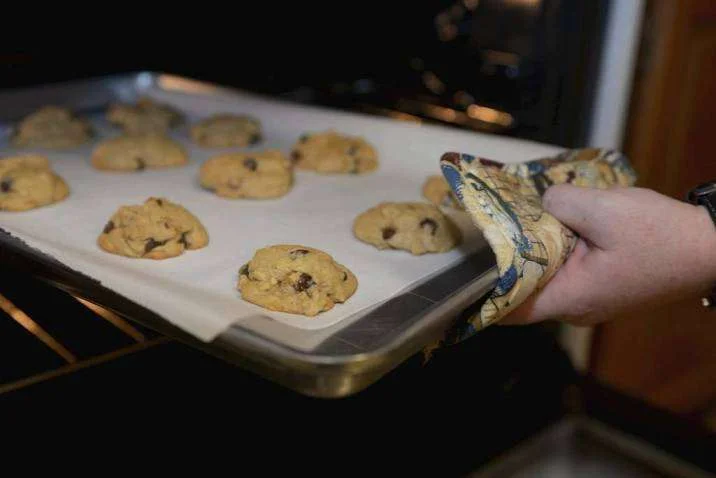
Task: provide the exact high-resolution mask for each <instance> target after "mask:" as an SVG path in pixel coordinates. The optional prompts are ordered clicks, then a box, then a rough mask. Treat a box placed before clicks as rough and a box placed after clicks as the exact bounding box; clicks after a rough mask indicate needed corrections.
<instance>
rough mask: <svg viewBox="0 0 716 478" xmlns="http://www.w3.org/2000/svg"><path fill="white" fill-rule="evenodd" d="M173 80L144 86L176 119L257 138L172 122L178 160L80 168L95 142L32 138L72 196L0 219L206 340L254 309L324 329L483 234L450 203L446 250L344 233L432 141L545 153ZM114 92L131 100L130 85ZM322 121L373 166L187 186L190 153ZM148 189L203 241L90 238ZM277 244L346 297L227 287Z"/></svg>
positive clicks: (268, 142) (294, 133)
mask: <svg viewBox="0 0 716 478" xmlns="http://www.w3.org/2000/svg"><path fill="white" fill-rule="evenodd" d="M172 86H177V85H171V84H164V85H162V84H161V83H160V85H159V86H153V85H148V86H147V90H146V91H145V92H144V93H145V94H147V95H148V96H152V97H154V98H156V99H157V100H158V101H165V102H168V103H171V104H173V105H174V106H176V107H178V108H179V109H181V110H182V111H183V112H184V113H185V114H186V115H187V120H188V123H189V124H191V123H192V122H194V121H197V120H199V119H201V118H203V117H205V116H207V115H210V114H213V113H218V112H234V113H248V114H251V115H253V116H256V117H258V118H259V119H260V121H261V122H262V125H263V129H264V137H265V141H264V142H263V143H262V144H261V145H257V146H255V147H252V148H228V149H211V150H210V149H202V148H198V147H194V146H193V145H192V144H191V143H190V141H189V140H188V134H187V126H188V125H185V126H184V127H182V128H180V129H179V130H177V131H176V132H174V133H173V136H174V138H175V139H177V140H179V141H181V142H182V143H183V144H184V145H185V146H186V147H187V149H188V151H189V153H190V164H189V165H188V166H185V167H182V168H176V169H167V170H163V171H158V170H147V171H144V172H142V173H138V174H137V173H112V172H104V171H98V170H95V169H93V168H92V167H91V166H90V164H89V157H90V154H91V151H92V149H93V147H94V145H95V144H96V141H95V142H94V143H92V144H90V145H87V146H85V147H82V148H79V149H77V150H74V151H72V152H54V151H43V150H41V149H35V150H33V151H35V152H41V153H46V154H47V155H48V157H49V158H50V159H51V161H52V162H53V167H54V168H55V170H56V171H57V172H58V173H59V174H61V175H62V176H63V177H64V178H65V180H66V181H67V182H68V184H69V185H70V188H71V195H70V197H69V198H68V199H67V200H65V201H64V202H61V203H58V204H56V205H53V206H50V207H45V208H42V209H37V210H34V211H27V212H23V213H11V212H0V226H1V227H2V228H3V229H5V230H6V231H7V232H9V233H11V234H13V235H14V236H16V237H18V238H20V239H22V240H23V241H25V242H26V243H27V244H28V245H30V246H31V247H34V248H37V249H39V250H41V251H43V252H45V253H47V254H49V255H52V256H53V257H55V258H56V259H58V260H59V261H61V262H63V263H65V264H66V265H68V266H69V267H71V268H73V269H75V270H77V271H79V272H82V273H84V274H86V275H88V276H90V277H93V278H95V279H97V280H99V281H100V282H102V283H103V284H104V285H105V286H106V287H108V288H110V289H113V290H115V291H116V292H117V293H119V294H121V295H124V296H125V297H127V298H128V299H130V300H133V301H134V302H136V303H138V304H140V305H142V306H144V307H146V308H148V309H151V310H152V311H154V312H155V313H157V314H159V315H161V316H163V317H164V318H165V319H166V320H168V321H169V322H171V323H173V324H174V325H176V326H178V327H180V328H181V329H183V330H185V331H186V332H188V333H190V334H192V335H194V336H195V337H197V338H199V339H200V340H203V341H211V340H213V339H214V338H215V337H216V336H217V335H218V334H219V333H221V332H222V331H223V330H225V329H226V328H228V327H229V326H230V325H231V324H233V323H240V322H242V321H250V320H255V318H256V317H257V316H264V317H270V318H271V319H273V320H275V321H278V322H280V323H282V324H284V325H288V326H290V327H293V328H298V329H302V330H305V331H310V330H319V329H327V328H331V329H335V327H336V326H339V325H340V324H341V323H342V322H343V321H345V320H346V319H347V318H349V317H355V316H356V314H357V313H359V312H361V311H363V310H366V309H367V308H369V307H371V306H374V305H375V304H376V303H379V302H382V301H384V300H387V299H389V298H390V297H391V296H393V295H394V294H396V293H398V292H399V291H401V290H404V289H405V288H407V287H409V286H410V285H411V284H414V283H416V282H418V281H421V280H424V279H425V278H427V277H429V276H430V275H431V274H433V273H435V272H436V271H438V270H441V269H444V268H445V267H447V266H449V265H450V264H454V263H457V262H458V261H460V260H462V259H463V258H464V257H465V256H466V255H468V254H469V253H470V252H471V250H473V249H474V247H475V246H476V245H478V244H480V243H481V241H482V239H481V237H480V234H479V231H477V230H476V229H475V228H474V227H473V226H472V224H471V222H470V220H469V218H468V217H467V216H466V214H465V213H462V212H457V211H450V210H446V212H447V213H449V214H450V215H451V216H452V217H453V218H454V219H455V220H456V222H457V223H458V224H459V225H460V227H461V229H462V230H463V233H464V234H465V242H464V244H463V246H461V247H460V248H459V249H456V250H453V251H451V252H449V253H446V254H429V255H424V256H412V255H410V254H409V253H407V252H403V251H394V250H391V251H378V250H377V249H375V248H373V247H372V246H369V245H367V244H364V243H362V242H360V241H358V240H357V239H355V238H354V237H353V234H352V222H353V219H354V218H355V217H356V216H357V215H358V214H360V213H361V212H362V211H364V210H365V209H368V208H369V207H372V206H373V205H375V204H377V203H378V202H380V201H416V200H417V201H420V200H423V198H422V197H421V187H422V184H423V181H424V180H425V177H426V176H427V175H429V174H439V167H438V159H439V158H440V155H441V154H442V153H443V152H445V151H448V150H458V151H466V152H474V153H476V154H480V155H483V156H487V157H492V158H495V159H499V160H501V161H521V160H526V159H530V158H532V157H535V156H538V155H542V154H553V153H554V152H556V151H557V150H558V149H557V148H554V147H551V146H547V145H539V144H535V143H531V142H525V141H518V140H506V139H505V138H497V137H494V136H489V135H482V134H476V133H469V132H463V131H457V130H451V129H446V128H439V127H434V126H430V127H428V126H425V125H417V124H414V123H403V122H397V121H394V120H389V119H385V118H374V117H368V116H363V115H356V114H350V113H345V112H338V111H332V110H327V109H320V108H307V107H305V106H298V105H292V104H287V103H282V102H278V101H275V100H268V99H266V98H262V97H258V96H252V95H249V94H244V93H232V94H227V93H226V92H225V91H223V90H212V89H206V88H202V90H201V91H196V92H195V93H193V94H187V93H184V92H181V93H180V92H174V91H166V90H165V89H164V88H172ZM179 86H181V87H182V88H187V87H191V84H188V85H186V84H184V85H179ZM125 99H128V100H132V99H133V98H131V94H130V92H127V97H126V98H125ZM91 119H92V120H93V123H94V124H95V126H96V127H97V128H98V129H99V131H100V138H104V137H109V136H112V135H115V134H117V132H118V131H117V130H116V129H114V128H113V127H112V126H110V125H108V124H107V123H106V122H105V121H104V120H103V118H102V114H101V113H98V114H94V115H92V116H91ZM328 128H334V129H337V130H339V131H342V132H344V133H347V134H355V135H362V136H364V137H366V139H368V140H369V141H371V142H372V143H373V144H374V145H375V146H376V147H377V149H378V152H379V155H380V158H379V160H380V167H379V169H378V170H377V171H376V172H374V173H373V174H369V175H365V176H353V175H346V176H342V175H335V176H324V175H318V174H315V173H311V172H306V171H297V172H296V184H295V186H294V188H293V189H292V190H291V191H290V192H289V194H288V195H286V196H284V197H283V198H279V199H275V200H261V201H255V200H253V201H252V200H228V199H223V198H219V197H217V196H215V195H213V194H212V193H210V192H208V191H204V190H202V189H201V188H200V187H199V185H198V181H197V175H198V171H199V168H200V166H201V163H202V162H203V161H205V160H206V159H208V158H209V157H211V156H213V155H215V154H219V153H221V152H224V151H229V150H238V149H243V150H253V149H263V148H279V149H282V150H283V151H285V152H286V153H288V151H289V150H290V147H291V146H292V144H293V143H294V142H295V140H296V139H297V138H298V137H299V136H300V135H301V134H303V133H304V132H307V131H320V130H325V129H328ZM7 133H8V130H7V128H5V129H4V130H3V142H2V144H1V147H0V156H4V155H9V154H15V153H17V152H18V151H17V150H14V149H12V148H10V147H9V145H8V144H7ZM98 139H99V138H98ZM28 151H29V150H28ZM149 196H164V197H167V198H168V199H170V200H172V201H175V202H178V203H180V204H182V205H184V206H186V207H187V208H188V209H189V210H191V211H192V212H193V213H194V214H196V215H197V216H198V217H199V219H200V220H201V221H202V222H203V224H204V225H205V226H206V228H207V230H208V231H209V235H210V244H209V246H208V247H207V248H204V249H200V250H198V251H189V252H187V253H185V254H184V255H182V256H180V257H177V258H173V259H170V260H165V261H151V260H138V259H128V258H124V257H120V256H115V255H112V254H108V253H105V252H104V251H102V250H101V249H99V248H98V247H97V245H96V239H97V236H98V234H99V232H100V231H101V229H102V228H103V227H104V224H105V223H106V222H107V220H108V219H109V217H110V216H111V215H112V213H113V212H114V211H115V210H116V209H117V208H118V207H119V206H120V205H123V204H138V203H141V202H143V201H144V200H145V199H146V198H147V197H149ZM278 243H294V244H303V245H307V246H310V247H315V248H318V249H322V250H324V251H326V252H328V253H329V254H331V255H333V256H334V258H336V260H338V261H339V262H341V263H343V264H344V265H345V266H347V267H348V268H350V269H351V270H352V271H353V272H354V273H355V274H356V275H357V277H358V280H359V287H358V290H357V291H356V294H355V295H354V296H353V297H352V298H351V299H350V300H349V301H347V302H346V303H345V304H339V305H337V306H336V307H335V308H334V309H333V310H331V311H328V312H325V313H323V314H320V315H319V316H317V317H312V318H308V317H303V316H300V315H293V314H284V313H279V312H272V311H268V310H265V309H263V308H260V307H258V306H255V305H253V304H250V303H248V302H245V301H243V300H242V299H241V297H240V294H239V292H238V291H237V290H236V288H235V285H236V280H237V274H238V269H239V267H240V266H241V265H242V264H244V263H246V262H247V261H248V260H250V258H251V257H252V255H253V253H254V251H255V250H256V249H258V248H260V247H264V246H266V245H270V244H278ZM476 272H478V271H476Z"/></svg>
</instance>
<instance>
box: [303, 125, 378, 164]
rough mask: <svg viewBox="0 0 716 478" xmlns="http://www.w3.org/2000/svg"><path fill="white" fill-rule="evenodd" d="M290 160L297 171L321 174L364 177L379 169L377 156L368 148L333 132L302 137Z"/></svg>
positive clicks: (359, 140) (363, 143) (351, 138)
mask: <svg viewBox="0 0 716 478" xmlns="http://www.w3.org/2000/svg"><path fill="white" fill-rule="evenodd" d="M291 159H292V160H293V161H294V164H295V165H296V167H297V168H299V169H307V170H312V171H316V172H318V173H324V174H346V173H348V174H364V173H369V172H371V171H374V170H375V169H377V168H378V153H377V152H376V150H375V148H374V147H373V146H372V145H371V144H369V143H368V142H367V141H366V140H365V139H363V138H360V137H354V136H348V135H344V134H340V133H338V132H336V131H333V130H329V131H323V132H318V133H313V134H308V133H307V134H304V135H303V136H301V137H300V138H299V140H298V142H297V143H296V144H295V145H294V146H293V148H292V150H291Z"/></svg>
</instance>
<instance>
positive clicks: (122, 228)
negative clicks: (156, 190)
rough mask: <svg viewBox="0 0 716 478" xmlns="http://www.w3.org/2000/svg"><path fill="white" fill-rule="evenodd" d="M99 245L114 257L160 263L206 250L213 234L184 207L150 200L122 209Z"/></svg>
mask: <svg viewBox="0 0 716 478" xmlns="http://www.w3.org/2000/svg"><path fill="white" fill-rule="evenodd" d="M97 242H98V244H99V246H100V247H101V248H102V249H104V250H105V251H107V252H110V253H112V254H117V255H120V256H125V257H133V258H144V259H157V260H159V259H168V258H170V257H176V256H179V255H181V254H183V253H184V251H186V250H190V249H201V248H202V247H206V245H207V244H208V243H209V235H208V234H207V232H206V229H204V226H203V225H202V224H201V222H199V219H197V218H196V216H194V215H193V214H191V213H190V212H189V211H187V210H186V209H185V208H184V207H182V206H180V205H178V204H175V203H173V202H171V201H168V200H167V199H164V198H155V197H150V198H149V199H147V200H146V201H145V202H144V204H142V205H138V206H137V205H134V206H122V207H120V208H119V209H118V210H117V211H116V212H115V213H114V214H113V215H112V217H111V218H110V220H109V221H108V222H107V224H106V225H105V226H104V229H103V230H102V233H101V234H100V235H99V238H98V240H97Z"/></svg>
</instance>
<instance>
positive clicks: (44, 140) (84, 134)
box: [10, 105, 94, 150]
mask: <svg viewBox="0 0 716 478" xmlns="http://www.w3.org/2000/svg"><path fill="white" fill-rule="evenodd" d="M93 136H94V130H93V129H92V126H91V125H90V123H89V122H88V121H86V120H85V119H83V118H79V117H77V116H75V114H74V113H73V112H72V111H71V110H70V109H68V108H63V107H59V106H53V105H49V106H45V107H43V108H40V109H39V110H37V111H35V112H34V113H31V114H29V115H27V116H26V117H25V118H23V119H22V121H20V122H19V123H18V124H17V125H16V127H15V128H14V131H13V133H12V135H11V137H10V143H11V144H12V145H13V146H16V147H19V148H26V147H38V148H47V149H58V150H62V149H71V148H75V147H78V146H80V145H82V144H84V143H86V142H88V141H89V140H90V139H91V138H92V137H93Z"/></svg>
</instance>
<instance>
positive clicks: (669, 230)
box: [499, 184, 716, 325]
mask: <svg viewBox="0 0 716 478" xmlns="http://www.w3.org/2000/svg"><path fill="white" fill-rule="evenodd" d="M543 204H544V207H545V209H546V210H547V211H548V212H550V213H551V214H552V215H554V216H555V217H556V218H557V219H558V220H560V221H561V222H562V223H563V224H565V225H566V226H567V227H569V228H571V229H572V230H574V231H575V232H577V233H578V234H579V235H580V239H579V240H578V242H577V245H576V248H575V249H574V251H573V252H572V254H571V256H570V257H569V258H568V259H567V261H566V262H565V264H564V265H563V266H562V268H561V269H560V270H559V271H558V272H557V273H556V274H555V276H554V277H553V278H552V280H551V281H550V282H548V283H547V285H546V286H545V287H544V288H543V289H542V290H540V291H537V292H536V293H535V294H533V296H532V297H530V298H529V299H528V300H527V301H526V302H525V303H523V304H522V305H521V306H520V307H518V308H517V309H516V310H515V311H513V312H512V313H511V314H509V315H507V316H506V317H504V318H503V319H502V320H501V321H500V322H499V323H500V324H503V325H512V324H528V323H534V322H540V321H543V320H549V319H555V320H562V321H565V322H570V323H573V324H576V325H592V324H596V323H598V322H602V321H604V320H608V319H609V318H611V317H613V316H615V315H616V314H621V313H625V312H629V311H635V310H638V309H643V308H646V307H654V306H657V305H658V304H662V303H667V302H671V301H674V300H678V299H680V298H683V297H689V296H692V295H693V296H694V297H695V300H696V299H697V298H698V294H705V293H706V292H707V291H708V290H709V289H710V287H711V286H712V285H713V283H714V282H715V281H716V229H715V228H714V224H713V221H712V220H711V217H710V216H709V214H708V212H707V211H706V210H705V209H704V208H703V207H697V206H694V205H691V204H688V203H685V202H681V201H677V200H675V199H672V198H670V197H668V196H664V195H661V194H659V193H656V192H654V191H651V190H648V189H642V188H615V189H608V190H604V189H591V188H590V189H588V188H580V187H576V186H572V185H566V184H565V185H556V186H553V187H551V188H550V189H548V190H547V192H546V193H545V195H544V198H543Z"/></svg>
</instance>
